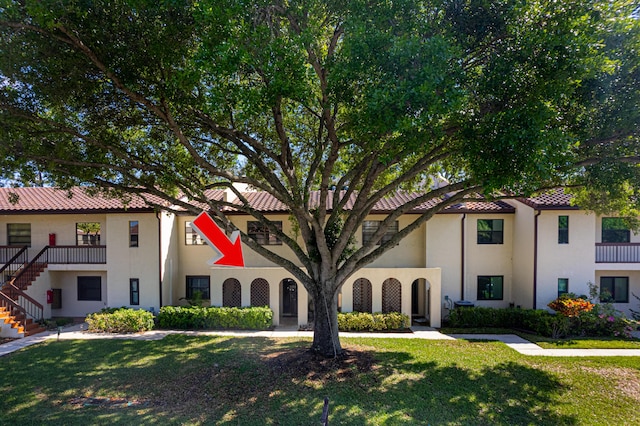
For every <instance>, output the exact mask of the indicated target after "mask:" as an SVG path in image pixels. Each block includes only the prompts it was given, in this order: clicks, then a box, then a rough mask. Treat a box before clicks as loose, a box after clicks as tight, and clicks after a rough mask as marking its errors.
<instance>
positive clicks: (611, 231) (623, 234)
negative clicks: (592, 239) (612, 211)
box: [602, 217, 631, 243]
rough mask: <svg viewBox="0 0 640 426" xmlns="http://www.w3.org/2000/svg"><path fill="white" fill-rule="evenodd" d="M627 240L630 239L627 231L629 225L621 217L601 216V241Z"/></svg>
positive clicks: (615, 241)
mask: <svg viewBox="0 0 640 426" xmlns="http://www.w3.org/2000/svg"><path fill="white" fill-rule="evenodd" d="M629 241H631V232H630V231H629V226H628V225H627V223H626V221H625V220H624V219H623V218H621V217H603V218H602V242H603V243H628V242H629Z"/></svg>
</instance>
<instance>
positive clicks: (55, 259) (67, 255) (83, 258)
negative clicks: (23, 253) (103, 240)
mask: <svg viewBox="0 0 640 426" xmlns="http://www.w3.org/2000/svg"><path fill="white" fill-rule="evenodd" d="M44 262H46V263H48V264H49V265H51V264H70V263H80V264H84V263H90V264H96V263H107V246H49V248H48V250H47V254H46V259H45V260H44Z"/></svg>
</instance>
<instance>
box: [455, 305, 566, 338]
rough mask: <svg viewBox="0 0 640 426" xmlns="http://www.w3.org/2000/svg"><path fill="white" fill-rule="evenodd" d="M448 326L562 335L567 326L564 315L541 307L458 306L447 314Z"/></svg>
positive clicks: (554, 335) (550, 335) (552, 335)
mask: <svg viewBox="0 0 640 426" xmlns="http://www.w3.org/2000/svg"><path fill="white" fill-rule="evenodd" d="M449 326H450V327H460V328H484V327H495V328H515V329H521V330H527V331H531V332H533V333H536V334H539V335H541V336H548V337H562V336H563V335H565V333H566V330H567V328H568V322H567V321H566V317H563V316H561V315H554V314H552V313H550V312H547V311H544V310H541V309H513V308H509V309H498V308H484V307H473V308H458V309H454V310H453V311H451V313H450V314H449Z"/></svg>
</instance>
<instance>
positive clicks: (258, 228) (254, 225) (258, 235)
mask: <svg viewBox="0 0 640 426" xmlns="http://www.w3.org/2000/svg"><path fill="white" fill-rule="evenodd" d="M272 223H273V225H274V226H275V227H276V228H278V230H280V231H282V221H280V220H278V221H273V222H272ZM247 235H249V238H251V239H252V240H254V241H255V242H256V243H258V244H260V245H261V246H279V245H282V241H280V238H278V236H277V235H276V234H275V233H273V232H271V230H269V228H268V227H267V225H265V224H264V223H262V222H255V221H251V222H247Z"/></svg>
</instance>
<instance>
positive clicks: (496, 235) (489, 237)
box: [478, 219, 504, 244]
mask: <svg viewBox="0 0 640 426" xmlns="http://www.w3.org/2000/svg"><path fill="white" fill-rule="evenodd" d="M503 229H504V220H503V219H478V244H502V242H503V240H504V231H503Z"/></svg>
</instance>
